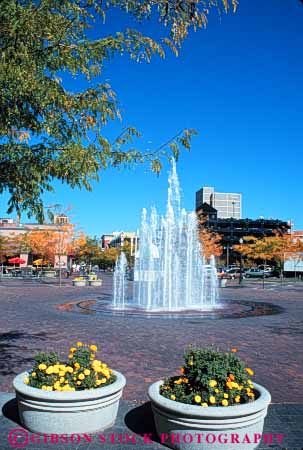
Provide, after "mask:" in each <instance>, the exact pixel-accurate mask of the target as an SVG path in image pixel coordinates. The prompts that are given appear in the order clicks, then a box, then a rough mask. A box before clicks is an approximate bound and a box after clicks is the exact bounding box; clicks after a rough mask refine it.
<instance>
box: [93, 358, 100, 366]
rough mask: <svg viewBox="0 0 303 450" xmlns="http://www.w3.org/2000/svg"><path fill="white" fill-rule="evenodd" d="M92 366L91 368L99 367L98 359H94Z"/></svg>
mask: <svg viewBox="0 0 303 450" xmlns="http://www.w3.org/2000/svg"><path fill="white" fill-rule="evenodd" d="M92 365H93V366H101V361H100V360H99V359H95V360H94V361H93V362H92Z"/></svg>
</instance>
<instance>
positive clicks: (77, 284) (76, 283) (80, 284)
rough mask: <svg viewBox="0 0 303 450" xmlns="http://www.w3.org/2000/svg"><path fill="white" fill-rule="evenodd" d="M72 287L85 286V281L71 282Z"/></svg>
mask: <svg viewBox="0 0 303 450" xmlns="http://www.w3.org/2000/svg"><path fill="white" fill-rule="evenodd" d="M73 286H77V287H81V286H86V280H73Z"/></svg>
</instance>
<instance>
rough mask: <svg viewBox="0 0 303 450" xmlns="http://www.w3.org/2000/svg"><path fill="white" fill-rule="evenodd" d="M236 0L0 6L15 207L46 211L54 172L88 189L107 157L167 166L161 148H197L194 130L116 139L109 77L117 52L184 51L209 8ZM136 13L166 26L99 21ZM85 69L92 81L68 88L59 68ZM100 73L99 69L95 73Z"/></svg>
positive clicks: (115, 162)
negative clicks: (112, 29) (158, 138)
mask: <svg viewBox="0 0 303 450" xmlns="http://www.w3.org/2000/svg"><path fill="white" fill-rule="evenodd" d="M236 5H237V1H236V0H231V1H230V2H229V0H196V1H193V2H192V1H190V2H188V1H179V0H178V1H170V0H165V1H162V0H161V1H150V0H142V1H139V2H138V1H132V0H108V1H106V2H102V1H101V0H40V1H39V2H38V1H36V0H2V1H1V8H0V24H1V27H0V48H1V56H0V89H1V96H0V193H3V192H8V193H9V195H10V198H9V202H8V213H11V212H12V211H13V210H16V211H17V213H18V214H19V215H20V214H21V212H22V211H25V210H27V212H28V215H29V216H30V215H33V214H34V215H36V216H37V218H38V219H39V220H40V221H42V220H43V218H44V211H43V203H42V199H41V195H42V194H43V193H44V192H45V191H53V181H54V180H60V181H61V182H62V183H66V184H68V185H70V186H71V187H72V188H74V187H78V188H86V189H88V190H91V183H92V181H93V180H98V179H99V174H100V171H102V170H104V169H106V168H108V167H117V166H123V165H127V166H128V165H130V164H137V163H143V162H149V163H150V165H151V169H152V170H153V171H154V172H156V173H158V172H159V171H160V170H161V158H163V156H169V155H174V156H175V158H176V157H177V156H178V154H179V149H180V147H184V148H186V149H189V148H190V141H191V137H192V136H193V135H194V134H195V131H194V130H183V131H181V132H180V133H178V134H177V135H176V136H175V138H173V139H171V140H169V142H168V143H166V144H165V145H163V146H160V148H157V149H154V150H152V151H150V152H145V151H142V150H140V149H139V147H138V145H136V143H135V140H136V139H137V138H139V137H140V136H141V135H140V133H139V131H137V130H136V129H135V128H134V127H126V128H124V129H123V131H122V133H121V134H120V135H119V136H118V137H117V138H116V139H114V141H110V140H109V139H108V138H107V137H106V135H105V131H104V128H105V126H106V125H107V124H108V122H109V121H112V120H116V119H121V112H120V110H119V104H118V100H117V97H116V94H115V92H114V91H113V89H112V87H111V86H110V84H109V83H108V82H107V81H102V76H103V69H104V67H105V65H108V64H110V62H111V60H112V59H113V58H114V57H115V56H116V55H123V54H127V55H128V56H129V57H130V58H132V59H134V60H135V61H141V60H145V61H147V62H149V61H150V60H151V58H152V56H154V55H158V56H160V57H162V58H163V57H164V56H165V48H167V47H168V48H169V49H171V50H172V51H174V52H175V54H176V55H177V54H178V48H179V47H180V46H181V44H182V42H183V40H184V39H185V38H186V36H187V35H188V32H189V30H190V29H194V30H195V29H197V28H199V27H204V26H206V23H207V16H208V14H209V11H210V10H211V9H213V8H216V9H217V10H218V11H219V12H220V11H226V12H227V11H228V9H229V8H230V6H232V7H233V9H235V8H236ZM116 9H119V10H122V11H124V12H125V14H129V15H131V16H132V18H133V19H134V20H135V21H137V22H144V21H148V20H149V19H150V18H156V19H157V20H158V23H159V26H160V27H161V26H163V33H164V36H163V37H162V38H161V39H159V40H155V39H153V38H151V37H150V36H148V35H145V34H143V33H141V32H139V31H138V30H136V29H130V28H128V29H126V30H123V31H117V32H116V33H115V34H114V35H108V36H106V35H105V33H104V32H102V21H103V22H104V21H105V18H106V19H107V20H113V19H114V14H115V10H116ZM64 73H68V74H71V75H72V76H73V77H77V76H79V75H81V76H84V77H86V79H87V81H88V83H87V88H86V89H83V90H80V91H70V90H68V89H67V88H66V86H65V84H64V82H63V81H62V79H61V77H60V75H61V76H62V74H64ZM96 77H98V78H96Z"/></svg>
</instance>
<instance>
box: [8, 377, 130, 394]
mask: <svg viewBox="0 0 303 450" xmlns="http://www.w3.org/2000/svg"><path fill="white" fill-rule="evenodd" d="M113 374H114V375H116V377H117V378H116V380H115V381H114V382H113V383H112V384H109V385H107V386H104V387H99V388H94V389H87V390H83V391H71V392H62V391H59V392H57V391H44V390H42V389H38V388H34V387H32V386H28V385H27V384H25V383H24V381H23V380H24V378H25V377H27V376H29V373H28V372H22V373H20V374H19V375H17V376H16V377H15V378H14V380H13V386H14V389H15V391H16V392H17V393H20V394H22V395H25V396H27V397H32V398H36V399H40V400H46V401H69V400H70V401H77V400H78V401H81V400H92V399H95V398H100V397H106V396H108V395H111V394H114V393H116V392H118V391H120V390H121V389H122V388H124V386H125V384H126V379H125V377H124V375H122V373H120V372H117V371H116V370H113Z"/></svg>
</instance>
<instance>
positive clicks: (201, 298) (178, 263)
mask: <svg viewBox="0 0 303 450" xmlns="http://www.w3.org/2000/svg"><path fill="white" fill-rule="evenodd" d="M168 183H169V186H168V198H167V208H166V214H165V216H163V217H160V216H159V215H158V213H157V211H156V209H155V208H152V209H151V214H150V217H148V214H147V211H146V209H143V212H142V219H141V228H140V232H139V238H140V242H139V250H138V251H137V252H136V254H135V265H134V282H133V296H132V299H128V298H127V297H128V296H127V283H126V271H127V262H126V258H125V255H124V254H123V253H122V254H121V256H120V258H119V260H118V261H117V264H116V268H115V274H114V299H113V307H114V308H118V309H125V308H132V307H133V308H140V309H143V310H146V311H180V310H181V311H182V310H189V309H196V310H205V309H208V308H213V307H214V306H215V304H216V300H217V272H216V267H215V259H214V257H212V258H211V260H210V264H206V262H205V258H204V256H203V249H202V246H201V243H200V241H199V239H198V228H197V219H196V214H195V212H190V213H187V212H186V211H185V209H183V208H181V194H180V185H179V180H178V175H177V171H176V163H175V161H173V162H172V170H171V172H170V175H169V179H168Z"/></svg>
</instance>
